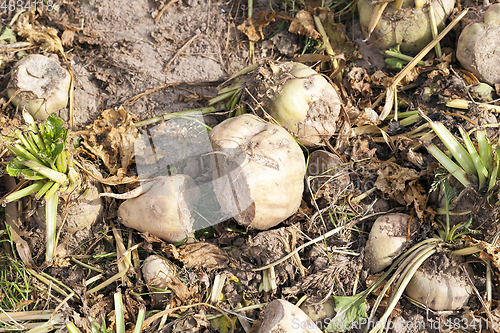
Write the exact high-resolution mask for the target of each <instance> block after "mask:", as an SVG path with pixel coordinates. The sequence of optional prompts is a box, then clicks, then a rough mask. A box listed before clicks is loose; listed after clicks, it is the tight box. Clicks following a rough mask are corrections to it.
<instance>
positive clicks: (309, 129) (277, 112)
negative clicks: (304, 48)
mask: <svg viewBox="0 0 500 333" xmlns="http://www.w3.org/2000/svg"><path fill="white" fill-rule="evenodd" d="M270 69H271V72H272V75H269V76H270V77H272V78H273V81H274V82H275V85H274V97H273V98H272V99H271V102H270V103H269V107H268V109H269V112H270V114H271V116H272V117H273V118H274V119H275V120H276V121H277V122H278V123H279V124H280V125H281V126H283V127H284V128H286V129H287V130H288V131H289V132H290V133H291V134H292V135H293V136H294V137H295V138H296V139H297V140H298V141H299V142H300V143H302V144H303V145H305V146H308V147H314V146H322V145H325V142H326V141H328V139H329V138H330V137H331V136H332V135H333V134H334V133H335V130H336V128H337V119H338V117H339V113H340V109H341V105H342V102H341V100H340V98H339V96H338V94H337V92H336V91H335V89H334V87H333V86H332V85H331V84H330V83H329V82H328V81H327V80H326V79H325V78H324V77H323V76H321V74H319V73H318V72H316V71H315V70H313V69H311V68H309V67H307V66H306V65H304V64H301V63H297V62H285V63H278V64H270ZM268 90H272V89H268Z"/></svg>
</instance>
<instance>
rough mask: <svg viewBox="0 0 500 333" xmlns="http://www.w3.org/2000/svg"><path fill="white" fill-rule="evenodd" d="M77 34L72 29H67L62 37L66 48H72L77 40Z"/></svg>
mask: <svg viewBox="0 0 500 333" xmlns="http://www.w3.org/2000/svg"><path fill="white" fill-rule="evenodd" d="M75 36H76V32H75V31H74V30H71V29H66V30H64V32H63V33H62V35H61V42H62V45H64V46H72V45H73V41H74V40H75Z"/></svg>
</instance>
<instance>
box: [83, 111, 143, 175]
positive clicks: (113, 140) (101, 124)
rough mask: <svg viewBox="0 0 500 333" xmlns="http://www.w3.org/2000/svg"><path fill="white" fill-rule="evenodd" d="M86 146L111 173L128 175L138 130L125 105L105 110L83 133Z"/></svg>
mask: <svg viewBox="0 0 500 333" xmlns="http://www.w3.org/2000/svg"><path fill="white" fill-rule="evenodd" d="M81 134H82V137H83V139H84V141H83V145H84V146H85V148H87V149H88V150H90V151H91V152H92V153H93V154H95V155H96V156H98V157H99V158H100V159H101V160H102V161H103V162H104V165H105V166H106V168H107V169H108V170H109V172H110V173H111V174H112V175H115V176H116V175H118V174H125V173H126V170H127V167H128V166H129V165H130V164H131V163H132V162H133V158H134V144H135V141H136V139H137V137H138V136H139V131H138V130H137V128H136V127H135V125H134V122H133V117H132V115H131V114H129V113H128V112H127V111H126V110H125V109H124V108H123V107H121V106H120V107H119V108H118V109H116V110H115V109H108V110H104V111H103V112H102V114H101V116H100V117H99V118H98V119H97V120H96V121H95V122H94V123H93V124H92V125H89V126H87V130H86V131H82V132H81Z"/></svg>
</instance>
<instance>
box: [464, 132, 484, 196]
mask: <svg viewBox="0 0 500 333" xmlns="http://www.w3.org/2000/svg"><path fill="white" fill-rule="evenodd" d="M458 129H459V130H460V134H461V135H462V139H463V140H464V143H465V146H466V147H467V150H468V152H469V154H470V156H471V158H472V161H473V162H474V165H475V167H476V170H477V175H478V177H479V189H482V188H483V187H484V185H485V183H486V179H487V178H488V170H486V167H485V166H484V163H483V161H482V160H481V158H480V157H479V154H478V153H477V151H476V148H475V147H474V145H473V144H472V141H471V139H470V137H469V135H468V134H467V132H465V130H464V129H463V128H462V127H459V128H458Z"/></svg>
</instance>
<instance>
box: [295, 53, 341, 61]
mask: <svg viewBox="0 0 500 333" xmlns="http://www.w3.org/2000/svg"><path fill="white" fill-rule="evenodd" d="M330 60H332V58H331V57H330V56H329V55H326V54H319V53H307V54H302V55H300V56H298V57H295V58H294V59H293V61H296V62H314V63H316V62H318V61H321V62H328V61H330Z"/></svg>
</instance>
